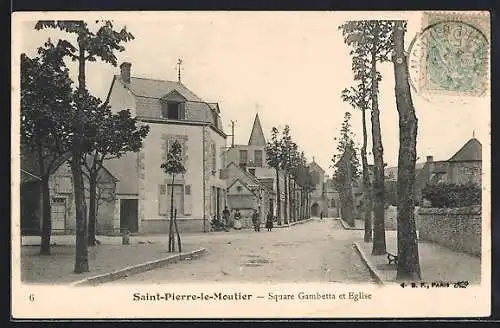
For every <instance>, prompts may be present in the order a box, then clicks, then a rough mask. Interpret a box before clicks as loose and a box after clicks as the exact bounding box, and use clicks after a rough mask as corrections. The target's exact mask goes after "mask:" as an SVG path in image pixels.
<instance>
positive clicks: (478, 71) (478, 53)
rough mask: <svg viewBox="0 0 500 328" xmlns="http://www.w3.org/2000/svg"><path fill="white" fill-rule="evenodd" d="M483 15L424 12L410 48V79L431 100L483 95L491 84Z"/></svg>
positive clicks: (413, 85) (414, 86)
mask: <svg viewBox="0 0 500 328" xmlns="http://www.w3.org/2000/svg"><path fill="white" fill-rule="evenodd" d="M481 21H483V24H484V18H483V17H476V18H472V17H470V16H469V17H467V16H459V15H451V14H448V15H446V14H445V15H443V14H432V13H430V14H429V13H426V14H424V22H423V24H425V25H423V26H424V28H423V29H422V30H421V32H420V33H418V34H417V35H416V36H415V38H414V39H413V40H412V42H411V44H410V47H409V51H408V53H409V54H408V57H409V59H408V65H409V73H410V83H411V85H412V87H413V89H414V90H415V91H416V92H417V93H418V94H420V95H421V96H423V97H424V98H426V99H428V100H431V99H436V97H440V96H441V97H446V98H447V99H449V100H450V99H451V100H452V99H454V98H455V99H457V98H460V99H462V100H463V99H464V97H467V98H470V97H484V96H485V95H486V93H487V90H488V88H489V49H490V46H489V40H488V36H487V35H486V33H485V32H483V28H482V26H481V25H482V24H481Z"/></svg>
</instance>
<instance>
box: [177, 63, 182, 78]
mask: <svg viewBox="0 0 500 328" xmlns="http://www.w3.org/2000/svg"><path fill="white" fill-rule="evenodd" d="M181 65H182V59H180V58H179V59H177V80H178V82H179V83H180V82H181Z"/></svg>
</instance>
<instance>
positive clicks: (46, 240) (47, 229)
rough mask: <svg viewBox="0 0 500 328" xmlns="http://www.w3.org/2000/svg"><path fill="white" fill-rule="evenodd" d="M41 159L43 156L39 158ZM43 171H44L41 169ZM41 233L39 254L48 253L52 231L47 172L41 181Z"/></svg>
mask: <svg viewBox="0 0 500 328" xmlns="http://www.w3.org/2000/svg"><path fill="white" fill-rule="evenodd" d="M41 159H42V161H43V158H41ZM41 172H44V171H41ZM41 189H42V213H43V215H42V234H41V242H40V255H50V235H51V233H52V218H51V215H52V213H51V210H50V189H49V174H45V173H43V176H42V182H41Z"/></svg>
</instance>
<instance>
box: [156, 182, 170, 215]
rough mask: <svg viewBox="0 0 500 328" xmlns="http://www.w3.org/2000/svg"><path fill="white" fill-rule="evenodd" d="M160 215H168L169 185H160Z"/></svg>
mask: <svg viewBox="0 0 500 328" xmlns="http://www.w3.org/2000/svg"><path fill="white" fill-rule="evenodd" d="M158 189H159V190H158V212H159V213H158V214H159V215H167V214H168V204H167V199H168V197H167V185H164V184H161V185H158Z"/></svg>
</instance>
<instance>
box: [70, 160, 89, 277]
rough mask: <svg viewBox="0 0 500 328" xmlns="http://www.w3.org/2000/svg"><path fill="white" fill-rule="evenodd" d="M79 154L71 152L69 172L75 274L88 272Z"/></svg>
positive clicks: (84, 205) (85, 210)
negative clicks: (74, 239)
mask: <svg viewBox="0 0 500 328" xmlns="http://www.w3.org/2000/svg"><path fill="white" fill-rule="evenodd" d="M81 156H82V155H81V153H80V152H79V151H73V153H72V159H71V170H72V173H73V183H74V188H75V192H74V194H75V214H76V215H75V216H76V251H75V273H83V272H88V271H89V259H88V249H87V246H88V235H87V232H88V227H87V208H86V207H87V205H86V203H85V189H84V181H83V176H82V167H81V166H80V158H81Z"/></svg>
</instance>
